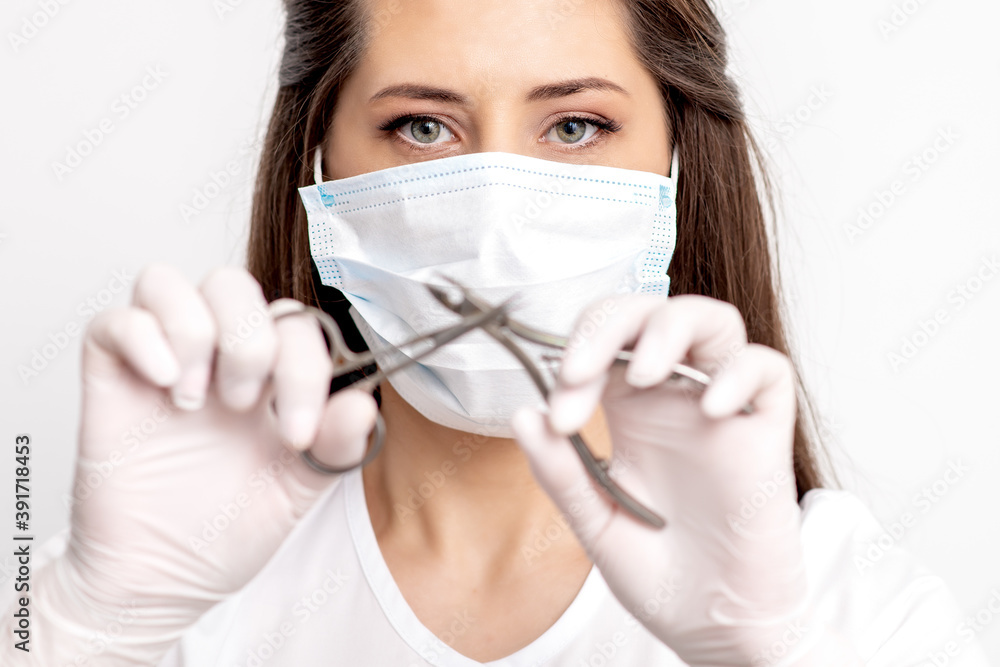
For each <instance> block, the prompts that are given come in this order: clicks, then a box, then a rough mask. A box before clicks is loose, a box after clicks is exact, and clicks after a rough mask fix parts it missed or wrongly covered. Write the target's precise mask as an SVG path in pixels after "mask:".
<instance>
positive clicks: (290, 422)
mask: <svg viewBox="0 0 1000 667" xmlns="http://www.w3.org/2000/svg"><path fill="white" fill-rule="evenodd" d="M275 327H276V329H277V332H278V357H277V360H276V361H275V364H274V396H275V399H274V400H275V407H276V409H277V413H278V428H279V430H280V432H281V435H282V437H283V438H284V440H285V441H286V442H288V443H289V444H291V445H292V447H293V448H294V449H296V450H301V449H305V448H306V447H308V446H309V445H310V444H312V441H313V440H314V439H315V437H316V431H317V429H318V428H319V421H320V416H321V415H322V413H323V409H324V407H325V405H326V402H327V398H328V396H329V393H330V378H331V377H333V362H332V361H331V360H330V353H329V352H328V351H327V349H326V343H324V341H323V334H322V333H321V332H320V328H319V324H318V323H317V322H316V319H315V318H314V317H312V316H310V315H305V314H300V315H289V316H286V317H282V318H279V319H278V320H277V321H276V322H275Z"/></svg>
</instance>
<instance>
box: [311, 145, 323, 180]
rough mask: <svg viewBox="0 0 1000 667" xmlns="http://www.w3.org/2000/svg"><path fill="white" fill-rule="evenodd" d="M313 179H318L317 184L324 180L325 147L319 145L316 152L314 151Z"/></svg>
mask: <svg viewBox="0 0 1000 667" xmlns="http://www.w3.org/2000/svg"><path fill="white" fill-rule="evenodd" d="M313 180H315V181H316V185H319V184H320V183H322V182H323V147H322V146H317V147H316V152H315V153H313Z"/></svg>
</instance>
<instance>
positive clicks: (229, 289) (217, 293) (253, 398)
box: [201, 267, 278, 411]
mask: <svg viewBox="0 0 1000 667" xmlns="http://www.w3.org/2000/svg"><path fill="white" fill-rule="evenodd" d="M201 293H202V295H203V296H204V298H205V301H206V302H207V303H208V307H209V310H210V311H211V313H212V315H213V317H214V319H215V324H216V327H217V331H218V340H217V350H218V354H217V357H216V361H215V386H216V390H217V391H218V393H219V398H220V399H221V400H222V402H223V403H225V404H226V405H227V406H229V407H230V408H231V409H233V410H239V411H242V410H247V409H249V408H250V407H251V406H253V405H254V404H256V403H257V401H258V399H259V398H260V395H261V389H262V388H263V385H264V382H265V381H266V380H267V379H268V376H269V375H270V373H271V370H272V368H273V367H274V361H275V358H276V357H277V354H278V334H277V331H276V329H275V326H274V320H273V319H272V318H271V315H270V313H269V312H268V310H267V301H266V300H265V299H264V294H263V292H261V289H260V285H258V284H257V281H256V280H254V278H253V276H251V275H250V274H249V273H247V272H246V271H245V270H244V269H240V268H235V267H224V268H221V269H217V270H215V271H213V272H212V273H211V274H209V276H208V277H207V278H206V279H205V281H204V283H202V286H201Z"/></svg>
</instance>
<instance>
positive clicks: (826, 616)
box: [8, 470, 988, 667]
mask: <svg viewBox="0 0 1000 667" xmlns="http://www.w3.org/2000/svg"><path fill="white" fill-rule="evenodd" d="M801 507H802V512H803V514H802V539H803V546H804V551H805V558H806V567H807V571H808V573H809V578H810V597H811V600H812V603H813V608H814V609H817V610H818V613H819V618H820V620H822V621H823V622H826V623H827V624H829V625H830V626H832V627H835V628H837V629H838V630H839V631H840V632H841V633H842V635H843V636H844V637H846V638H847V639H848V640H849V641H850V642H851V644H852V645H853V646H854V647H855V650H856V651H857V652H858V653H859V654H860V656H861V657H862V658H863V659H864V660H865V664H866V665H867V667H888V666H894V667H895V666H902V665H906V666H913V667H916V666H918V665H919V666H925V665H926V666H931V665H944V664H947V665H949V667H956V666H961V667H986V666H987V665H988V662H987V659H986V657H985V655H984V653H983V652H982V649H981V647H980V646H979V644H978V641H977V640H976V638H975V633H974V632H973V631H972V630H971V629H970V628H969V626H967V625H965V619H964V616H965V615H964V614H963V613H962V612H961V610H960V609H959V608H958V605H957V603H956V601H955V599H954V597H953V596H952V594H951V593H950V591H949V590H948V589H947V587H946V586H945V584H944V582H943V581H942V580H941V579H940V578H939V577H937V576H935V575H933V574H931V573H930V572H928V571H927V570H926V569H925V568H923V567H922V566H920V565H919V564H918V563H917V562H916V561H915V559H914V558H913V556H912V555H911V554H910V553H909V552H907V551H906V550H905V549H903V548H902V547H900V546H899V545H898V544H894V543H893V542H890V541H889V540H888V539H887V537H890V538H891V536H889V534H888V533H887V532H886V531H885V530H884V529H883V527H882V526H881V525H880V524H879V522H878V521H877V520H876V519H875V517H874V516H873V515H872V514H871V512H870V511H869V510H868V508H867V507H865V505H864V504H863V503H862V502H861V501H860V500H859V499H858V498H857V497H856V496H855V495H853V494H852V493H849V492H847V491H837V490H830V489H814V490H812V491H810V492H808V493H807V494H806V495H805V497H804V498H803V500H802V503H801ZM880 538H882V539H881V544H882V546H879V542H880ZM53 539H54V540H57V539H59V540H64V539H65V533H64V534H63V535H60V536H59V537H58V538H53ZM873 545H875V547H873ZM46 546H47V547H49V548H47V549H46V550H45V551H46V552H48V553H50V554H55V553H57V552H58V551H59V549H58V547H56V548H52V547H54V546H55V545H46ZM885 546H888V548H884V547H885ZM879 553H881V556H879V555H878V554H879ZM8 597H9V596H8ZM648 611H650V612H655V610H652V609H650V610H648ZM511 613H517V610H516V609H512V610H511ZM473 622H475V619H471V618H468V617H463V616H462V615H461V614H456V615H455V620H454V622H453V624H452V626H451V628H450V631H451V632H452V633H455V634H456V635H458V634H460V633H461V632H463V631H464V629H465V628H467V627H468V624H470V623H473ZM445 638H446V639H447V636H445ZM935 660H936V661H935ZM482 664H487V665H489V666H490V667H530V666H534V665H554V666H558V667H604V666H608V667H611V666H614V665H641V666H642V667H677V666H680V665H684V663H683V662H682V661H681V660H680V659H679V658H678V657H677V656H676V654H675V653H674V652H673V651H671V650H670V649H669V648H667V646H665V645H664V644H662V643H661V642H660V641H659V640H657V639H656V638H655V637H653V636H652V635H651V634H650V633H649V632H648V631H647V630H646V629H645V628H644V627H643V626H642V625H641V624H640V623H639V622H638V621H636V619H635V618H634V617H633V616H632V615H630V614H629V613H628V612H627V611H626V610H625V609H624V608H623V607H622V606H621V604H620V603H619V602H618V601H617V600H616V599H615V597H614V596H613V595H612V594H611V592H610V590H609V589H608V587H607V584H606V583H605V582H604V579H603V578H602V577H601V574H600V572H599V571H598V570H597V568H593V569H591V571H590V574H589V576H588V577H587V579H586V581H585V582H584V584H583V587H582V588H581V589H580V591H579V592H578V594H577V596H576V598H575V599H574V600H573V602H572V603H571V604H570V606H569V608H568V609H567V610H566V611H565V612H564V613H563V615H562V616H561V617H560V618H559V619H558V620H557V621H556V623H555V624H554V625H552V626H551V627H550V628H549V629H548V630H546V631H545V632H544V633H543V634H542V635H541V636H540V637H538V638H537V639H535V640H534V641H533V642H531V643H530V644H528V645H527V646H525V647H523V648H521V649H520V650H518V651H516V652H515V653H513V654H512V655H509V656H507V657H505V658H502V659H499V660H495V661H492V662H489V663H480V662H476V661H475V660H472V659H470V658H467V657H466V656H464V655H462V654H460V653H458V652H457V651H455V650H454V649H452V648H451V647H450V646H448V644H446V643H445V642H444V641H442V639H439V638H438V637H436V636H435V635H434V634H433V633H432V632H431V631H430V630H429V629H428V628H426V627H425V626H424V625H423V624H422V623H421V622H420V621H419V620H418V618H417V617H416V615H415V614H414V613H413V611H412V610H411V609H410V607H409V605H408V604H407V603H406V600H405V599H404V598H403V596H402V594H401V592H400V590H399V588H398V587H397V586H396V583H395V582H394V581H393V579H392V575H391V574H390V572H389V569H388V567H387V566H386V563H385V560H384V559H383V558H382V554H381V552H380V551H379V547H378V542H377V541H376V539H375V532H374V530H373V528H372V524H371V521H370V519H369V516H368V508H367V505H366V502H365V496H364V490H363V486H362V483H361V473H360V471H359V470H354V471H352V472H350V473H347V474H345V475H344V476H343V477H341V479H340V480H338V481H337V482H336V483H334V485H333V486H331V488H330V489H329V490H328V491H327V492H326V493H325V494H324V495H323V496H322V497H321V498H320V499H319V501H318V502H317V503H316V505H315V506H314V507H313V508H311V509H310V510H309V512H308V513H307V514H306V516H304V517H303V519H302V520H301V521H300V522H299V524H298V525H297V526H296V527H295V529H294V530H293V531H292V533H291V534H290V535H289V537H288V539H286V540H285V542H284V543H283V544H282V545H281V547H280V548H279V550H278V551H277V553H275V555H274V557H273V558H272V559H271V560H270V561H269V562H268V563H267V565H266V566H265V567H264V568H263V569H262V570H261V571H260V572H259V573H258V574H257V576H256V577H254V579H253V580H251V581H250V582H249V583H248V584H247V585H246V586H245V587H244V588H243V589H241V590H240V591H239V592H238V593H236V594H235V595H233V596H231V597H230V598H228V599H226V600H225V601H223V602H222V603H220V604H218V605H217V606H216V607H214V608H213V609H212V610H210V611H209V612H208V613H207V614H205V615H204V616H203V617H202V618H201V619H200V620H199V621H198V622H197V623H196V624H195V625H194V626H192V627H191V628H190V629H189V630H188V631H187V632H186V633H185V634H184V636H183V637H182V638H181V640H180V641H179V642H178V643H177V644H176V645H175V646H174V647H173V648H172V649H171V651H170V652H169V653H168V654H167V655H166V656H165V657H164V659H163V660H162V661H161V662H160V665H159V667H272V666H275V667H277V666H285V665H289V666H295V667H311V666H312V665H345V666H350V667H368V666H372V667H375V666H378V667H425V666H427V665H434V666H436V667H474V666H477V665H482Z"/></svg>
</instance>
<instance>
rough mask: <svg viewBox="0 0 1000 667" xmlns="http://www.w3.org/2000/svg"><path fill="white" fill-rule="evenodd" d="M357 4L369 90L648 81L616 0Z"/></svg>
mask: <svg viewBox="0 0 1000 667" xmlns="http://www.w3.org/2000/svg"><path fill="white" fill-rule="evenodd" d="M362 1H363V2H365V3H366V4H367V8H368V12H369V17H370V18H369V22H370V28H371V32H372V34H371V38H370V42H369V45H368V48H367V51H366V53H365V55H364V57H363V58H362V62H361V63H360V66H359V68H358V71H357V72H356V73H357V74H358V75H359V76H360V78H361V79H363V80H364V81H365V82H366V87H369V88H371V89H376V88H379V87H382V86H386V85H391V84H394V83H398V82H399V81H401V80H411V81H412V80H419V81H423V82H426V81H432V82H433V83H434V84H435V85H439V86H442V87H449V88H455V89H461V90H463V91H464V92H466V93H468V92H470V91H471V92H479V93H485V94H490V93H500V92H512V91H514V90H518V91H521V90H528V89H531V88H532V87H535V86H538V85H542V84H545V83H546V82H549V81H552V80H554V79H560V80H563V79H574V78H581V77H603V78H608V79H611V80H613V81H616V82H617V83H620V84H621V85H623V86H625V87H629V84H638V83H639V81H640V80H642V79H646V78H647V77H646V75H645V72H644V69H643V67H642V66H641V64H640V63H639V61H638V59H637V58H636V56H635V53H634V51H633V49H632V46H631V43H630V41H629V39H628V35H627V33H626V29H625V24H624V22H623V15H622V14H621V12H620V10H619V6H618V4H617V2H616V0H362Z"/></svg>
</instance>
